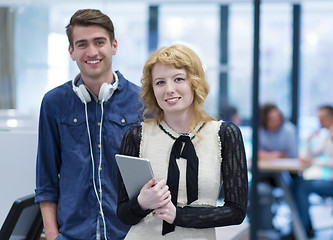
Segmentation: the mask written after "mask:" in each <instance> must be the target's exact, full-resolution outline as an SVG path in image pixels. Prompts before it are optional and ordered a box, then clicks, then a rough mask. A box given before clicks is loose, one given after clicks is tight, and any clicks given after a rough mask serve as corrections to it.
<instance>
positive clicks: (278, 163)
mask: <svg viewBox="0 0 333 240" xmlns="http://www.w3.org/2000/svg"><path fill="white" fill-rule="evenodd" d="M306 167H307V166H306V165H304V164H303V163H302V162H301V161H299V160H298V159H297V158H278V159H272V160H259V161H258V169H259V170H260V171H267V172H281V171H288V172H290V173H297V172H302V171H304V170H305V169H306Z"/></svg>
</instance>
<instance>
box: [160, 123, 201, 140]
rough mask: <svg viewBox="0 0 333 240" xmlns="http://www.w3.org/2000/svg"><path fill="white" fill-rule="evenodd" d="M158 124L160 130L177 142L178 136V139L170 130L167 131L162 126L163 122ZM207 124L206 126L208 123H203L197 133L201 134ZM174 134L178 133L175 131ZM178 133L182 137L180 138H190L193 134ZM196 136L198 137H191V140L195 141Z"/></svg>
mask: <svg viewBox="0 0 333 240" xmlns="http://www.w3.org/2000/svg"><path fill="white" fill-rule="evenodd" d="M157 124H158V126H159V128H160V129H161V130H162V131H163V132H164V133H165V134H167V135H168V136H169V137H171V138H172V139H173V140H176V139H177V138H178V136H177V137H176V136H173V135H172V134H171V133H170V132H169V131H168V130H166V129H165V128H164V127H163V126H162V125H161V122H158V123H157ZM205 124H206V123H202V124H201V126H200V127H199V128H198V131H197V133H198V132H200V130H201V129H202V128H203V127H204V126H205ZM174 132H176V131H174ZM176 133H177V134H178V135H180V136H190V135H191V133H192V132H191V131H189V132H187V133H179V132H176ZM195 136H196V135H193V136H192V137H191V140H193V139H194V138H195Z"/></svg>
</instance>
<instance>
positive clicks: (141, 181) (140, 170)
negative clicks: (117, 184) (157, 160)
mask: <svg viewBox="0 0 333 240" xmlns="http://www.w3.org/2000/svg"><path fill="white" fill-rule="evenodd" d="M116 161H117V164H118V167H119V171H120V174H121V177H122V178H123V181H124V184H125V188H126V191H127V194H128V197H129V199H131V198H133V197H136V196H137V195H138V194H139V192H140V190H141V188H142V187H143V186H144V185H145V184H146V183H147V182H148V181H149V180H150V179H152V178H153V176H154V175H153V170H152V168H151V165H150V162H149V160H148V159H145V158H138V157H132V156H126V155H121V154H116Z"/></svg>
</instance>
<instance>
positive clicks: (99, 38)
mask: <svg viewBox="0 0 333 240" xmlns="http://www.w3.org/2000/svg"><path fill="white" fill-rule="evenodd" d="M96 40H107V39H106V37H97V38H94V41H96Z"/></svg>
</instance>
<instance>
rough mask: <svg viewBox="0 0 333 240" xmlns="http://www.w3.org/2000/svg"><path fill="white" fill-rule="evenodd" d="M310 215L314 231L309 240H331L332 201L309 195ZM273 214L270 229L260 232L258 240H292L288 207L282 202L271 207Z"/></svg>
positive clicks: (332, 223)
mask: <svg viewBox="0 0 333 240" xmlns="http://www.w3.org/2000/svg"><path fill="white" fill-rule="evenodd" d="M310 202H311V208H310V214H311V217H312V224H313V228H314V230H315V236H314V237H313V238H309V239H311V240H333V199H332V198H326V199H325V198H321V197H320V196H318V195H316V194H312V195H310ZM271 209H272V212H273V213H274V216H273V220H272V225H273V228H272V229H265V230H260V231H259V232H258V240H278V239H279V240H280V239H281V240H282V239H283V240H293V239H295V238H294V237H293V236H292V234H291V233H292V218H291V214H290V209H289V207H288V205H287V204H286V203H285V202H284V201H283V200H282V201H278V202H275V203H274V204H273V205H272V208H271Z"/></svg>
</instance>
